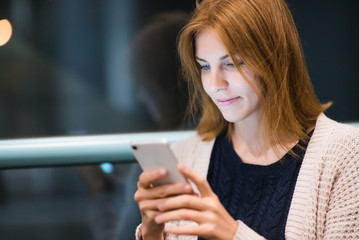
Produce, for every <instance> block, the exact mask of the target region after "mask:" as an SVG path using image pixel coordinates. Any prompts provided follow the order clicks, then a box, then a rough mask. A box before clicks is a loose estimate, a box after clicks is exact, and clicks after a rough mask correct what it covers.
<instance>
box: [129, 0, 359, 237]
mask: <svg viewBox="0 0 359 240" xmlns="http://www.w3.org/2000/svg"><path fill="white" fill-rule="evenodd" d="M179 53H180V57H181V60H182V61H181V62H182V67H183V70H184V74H185V77H186V79H188V80H189V81H190V84H192V86H193V87H192V89H191V96H192V97H193V99H192V105H191V106H196V103H199V104H200V106H201V112H202V118H201V120H200V122H199V125H198V128H197V132H198V135H197V136H194V137H192V138H190V139H187V140H185V141H182V142H180V143H177V144H175V145H174V146H173V150H174V152H175V155H176V157H177V159H178V160H179V162H180V164H179V166H178V168H179V170H180V171H181V172H182V174H183V175H184V176H185V177H187V178H188V179H189V180H190V182H191V183H192V184H172V185H164V186H159V187H153V186H152V184H151V183H152V182H153V181H155V180H157V179H159V178H161V177H163V176H165V175H166V174H167V171H166V170H165V169H158V170H154V171H147V172H143V173H142V174H141V175H140V178H139V182H138V190H137V192H136V194H135V200H136V201H137V203H138V204H139V207H140V211H141V214H142V224H141V225H140V226H139V227H138V229H137V232H136V235H137V238H138V239H141V238H142V239H163V238H165V239H197V237H199V238H206V239H284V238H285V239H343V238H352V239H355V238H359V192H358V186H359V148H358V145H359V131H358V130H357V129H355V128H354V127H350V126H346V125H343V124H339V123H337V122H335V121H333V120H330V119H328V118H327V117H326V116H325V115H324V113H323V112H324V111H325V110H326V109H327V108H328V107H329V106H330V104H329V103H328V104H321V103H319V101H318V100H317V98H316V96H315V93H314V91H313V88H312V85H311V82H310V79H309V76H308V72H307V69H306V65H305V61H304V56H303V52H302V48H301V44H300V41H299V37H298V33H297V30H296V27H295V24H294V21H293V19H292V16H291V14H290V11H289V9H288V7H287V5H286V3H285V1H284V0H251V1H248V0H204V1H202V2H201V3H198V4H197V8H196V11H195V13H194V15H193V17H192V19H191V20H190V22H189V24H188V25H187V26H186V27H185V28H184V29H183V31H182V33H181V36H180V41H179Z"/></svg>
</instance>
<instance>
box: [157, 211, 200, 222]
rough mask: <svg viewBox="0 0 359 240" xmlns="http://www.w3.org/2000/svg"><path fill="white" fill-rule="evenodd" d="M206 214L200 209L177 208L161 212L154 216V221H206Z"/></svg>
mask: <svg viewBox="0 0 359 240" xmlns="http://www.w3.org/2000/svg"><path fill="white" fill-rule="evenodd" d="M206 218H207V216H206V214H204V213H203V212H201V211H197V210H192V209H178V210H175V211H169V212H162V213H161V214H158V215H157V216H156V217H155V221H156V223H158V224H161V223H165V222H171V221H180V220H184V221H193V222H196V223H198V224H201V223H202V222H204V221H206Z"/></svg>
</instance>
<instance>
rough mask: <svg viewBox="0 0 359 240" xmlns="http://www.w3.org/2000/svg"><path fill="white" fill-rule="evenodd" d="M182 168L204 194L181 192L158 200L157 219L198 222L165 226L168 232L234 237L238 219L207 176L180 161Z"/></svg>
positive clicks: (220, 237) (160, 221)
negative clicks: (226, 206) (231, 214)
mask: <svg viewBox="0 0 359 240" xmlns="http://www.w3.org/2000/svg"><path fill="white" fill-rule="evenodd" d="M178 168H179V170H180V172H181V173H182V174H183V175H184V176H185V177H187V178H188V179H190V180H191V181H193V182H194V183H195V184H196V185H197V188H198V190H199V192H200V194H201V196H196V195H179V196H175V197H171V198H168V199H163V200H162V199H161V200H160V201H158V206H157V207H158V209H159V210H160V211H161V214H158V215H157V216H156V218H155V221H156V222H157V223H158V224H163V223H165V222H168V221H177V220H188V221H194V222H196V223H198V225H197V226H185V227H178V226H166V227H165V229H164V230H165V232H167V233H171V234H176V235H195V236H200V237H204V238H207V239H222V240H223V239H233V237H234V234H235V232H236V230H237V227H238V223H237V222H236V221H235V220H234V219H233V218H232V217H231V216H230V215H229V213H228V212H227V210H226V209H225V208H224V207H223V205H222V204H221V203H220V201H219V199H218V197H217V195H216V194H215V193H213V191H212V189H211V187H210V185H209V183H208V182H207V180H206V179H205V178H203V177H202V176H200V175H198V174H196V173H195V172H194V171H192V170H191V169H189V168H187V167H185V166H184V165H181V164H179V165H178Z"/></svg>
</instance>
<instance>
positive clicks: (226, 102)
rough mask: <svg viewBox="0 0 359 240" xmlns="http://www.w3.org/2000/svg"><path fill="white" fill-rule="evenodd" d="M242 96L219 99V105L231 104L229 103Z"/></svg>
mask: <svg viewBox="0 0 359 240" xmlns="http://www.w3.org/2000/svg"><path fill="white" fill-rule="evenodd" d="M240 98H241V97H234V98H221V99H217V105H218V106H221V107H224V106H229V105H231V104H233V103H234V102H236V101H237V100H238V99H240Z"/></svg>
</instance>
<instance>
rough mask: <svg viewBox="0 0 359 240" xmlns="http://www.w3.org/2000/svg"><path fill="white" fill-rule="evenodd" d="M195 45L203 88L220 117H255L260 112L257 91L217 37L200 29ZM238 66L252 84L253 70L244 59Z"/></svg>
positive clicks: (237, 119)
mask: <svg viewBox="0 0 359 240" xmlns="http://www.w3.org/2000/svg"><path fill="white" fill-rule="evenodd" d="M195 46H196V58H197V62H198V63H199V65H200V68H201V69H200V72H201V78H202V84H203V88H204V90H205V91H206V93H207V94H208V96H209V97H210V98H211V99H212V100H213V102H214V103H215V104H216V105H217V107H218V108H219V110H220V111H221V112H222V114H223V117H224V118H225V119H226V120H227V121H228V122H233V123H237V122H240V121H243V120H251V119H252V120H254V119H258V118H259V116H260V113H261V105H260V103H259V98H258V95H257V94H256V92H255V91H254V90H253V89H252V87H251V86H250V85H249V84H248V82H247V81H246V80H245V79H244V77H243V75H242V74H241V73H240V72H239V71H238V69H237V68H236V66H235V65H234V63H233V61H232V59H231V58H230V57H229V56H228V53H227V52H226V49H225V47H224V46H223V44H222V42H221V40H220V39H219V37H218V36H217V35H216V34H215V33H214V32H213V31H211V30H207V29H205V30H202V31H200V32H199V33H198V34H197V36H196V40H195ZM239 62H241V60H240V59H239ZM240 68H241V71H242V72H243V74H244V75H245V76H246V78H247V79H248V80H249V81H250V82H251V83H253V84H254V85H255V84H256V80H255V78H256V76H255V74H254V72H253V71H252V70H250V69H249V68H248V67H247V66H246V65H245V64H244V63H242V64H241V65H240Z"/></svg>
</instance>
